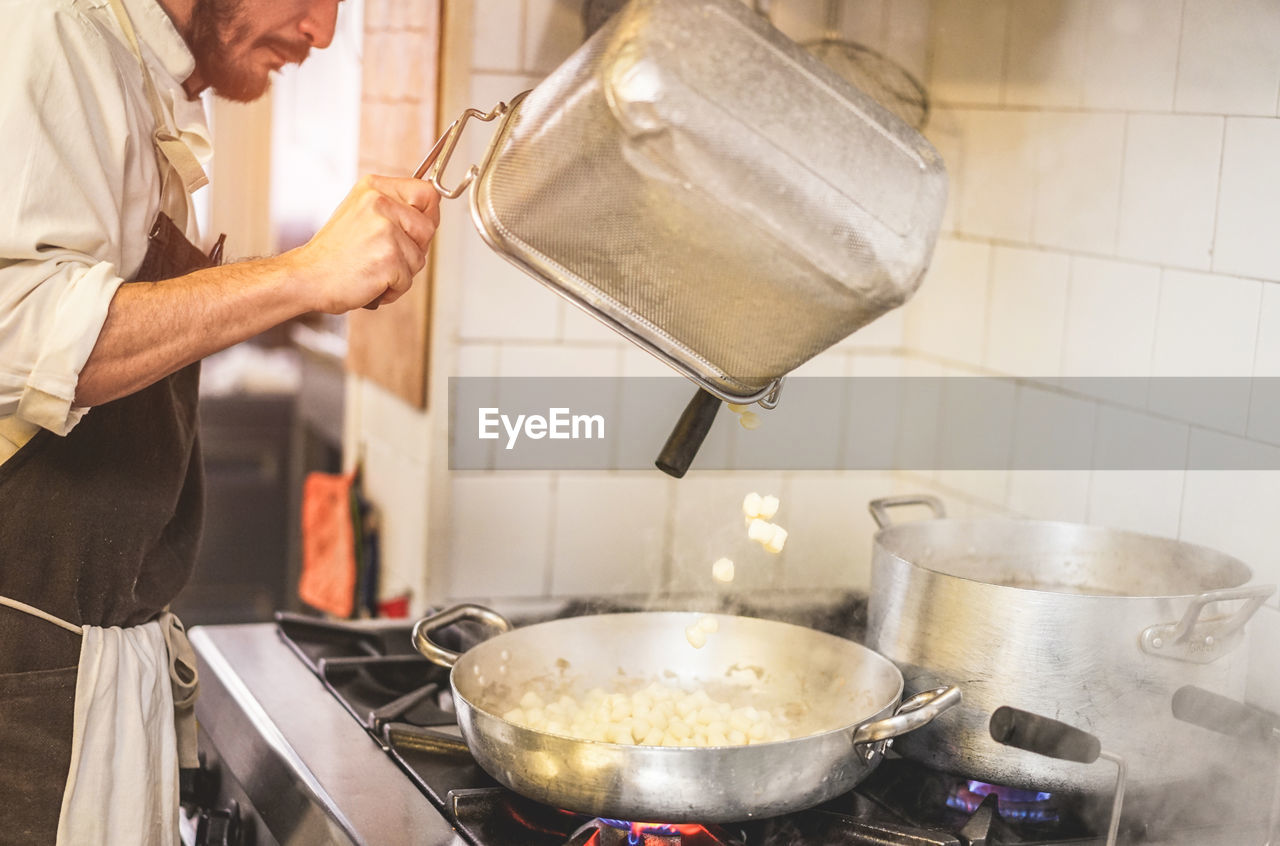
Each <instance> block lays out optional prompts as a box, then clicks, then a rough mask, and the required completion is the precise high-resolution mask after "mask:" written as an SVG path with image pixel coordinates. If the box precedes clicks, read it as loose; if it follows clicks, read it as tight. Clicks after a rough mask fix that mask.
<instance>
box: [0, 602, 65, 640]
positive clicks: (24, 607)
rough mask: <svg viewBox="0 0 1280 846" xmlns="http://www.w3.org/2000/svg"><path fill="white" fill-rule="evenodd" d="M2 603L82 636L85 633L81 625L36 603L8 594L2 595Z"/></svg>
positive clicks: (0, 603)
mask: <svg viewBox="0 0 1280 846" xmlns="http://www.w3.org/2000/svg"><path fill="white" fill-rule="evenodd" d="M0 605H7V606H9V607H10V608H12V609H14V610H15V611H21V612H22V613H24V614H30V615H31V616H32V617H39V618H40V619H41V620H44V621H45V622H46V623H53V624H54V625H55V626H59V627H61V628H64V629H66V630H67V631H69V632H72V633H73V634H78V635H81V636H83V635H84V629H82V628H81V627H80V626H77V625H76V624H74V623H68V622H67V621H66V620H64V619H62V618H61V617H55V616H53V615H52V614H50V613H48V612H47V611H41V610H40V609H39V608H36V607H35V606H34V605H28V604H27V603H25V602H20V601H18V600H16V599H10V598H9V597H7V596H0Z"/></svg>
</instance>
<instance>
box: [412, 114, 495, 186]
mask: <svg viewBox="0 0 1280 846" xmlns="http://www.w3.org/2000/svg"><path fill="white" fill-rule="evenodd" d="M513 102H514V101H513ZM510 109H511V107H510V106H508V105H507V104H506V103H502V102H499V103H498V105H496V106H494V107H493V108H492V109H491V110H489V111H488V112H482V111H480V110H479V109H467V110H466V111H465V112H463V113H462V117H460V118H458V119H457V120H455V121H454V122H453V123H451V124H449V128H448V129H446V130H445V131H444V134H443V135H441V136H440V140H438V141H436V143H435V146H433V147H432V148H431V152H429V153H427V157H426V158H425V159H423V160H422V164H420V165H418V169H417V170H416V171H414V174H413V175H414V177H415V178H416V179H422V178H423V177H424V176H426V177H427V181H428V182H430V183H431V185H432V186H433V187H434V188H435V189H436V190H437V191H439V192H440V196H441V197H444V198H445V199H447V200H456V199H458V198H459V197H461V196H462V194H463V192H465V191H466V190H467V188H468V187H469V186H470V185H471V183H472V182H474V181H475V178H476V177H477V176H479V175H480V166H479V165H476V164H473V165H471V167H469V168H467V172H466V174H465V175H464V176H463V177H462V181H461V182H459V183H458V185H457V187H455V188H446V187H444V185H443V184H442V183H441V181H440V174H441V173H443V172H444V169H445V168H446V167H448V166H449V159H451V158H452V157H453V151H454V150H455V149H456V148H457V146H458V140H459V139H460V138H461V137H462V130H463V128H464V127H466V125H467V121H469V120H471V119H472V118H475V119H476V120H482V121H491V120H493V119H495V118H498V117H501V116H503V115H505V114H506V113H507V112H508V111H509V110H510ZM428 174H429V175H428Z"/></svg>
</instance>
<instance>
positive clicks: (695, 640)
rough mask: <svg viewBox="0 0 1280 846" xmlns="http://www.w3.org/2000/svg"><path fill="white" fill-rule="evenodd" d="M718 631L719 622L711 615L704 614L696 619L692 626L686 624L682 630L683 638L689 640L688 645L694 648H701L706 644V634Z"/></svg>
mask: <svg viewBox="0 0 1280 846" xmlns="http://www.w3.org/2000/svg"><path fill="white" fill-rule="evenodd" d="M718 631H720V622H719V621H718V620H717V619H716V618H715V617H712V616H709V615H708V616H706V617H703V618H702V619H700V620H698V622H696V623H694V624H693V625H692V626H687V627H686V628H685V630H684V636H685V640H687V641H689V645H690V646H692V647H693V648H694V649H701V648H702V647H704V646H706V645H707V635H709V634H715V633H716V632H718Z"/></svg>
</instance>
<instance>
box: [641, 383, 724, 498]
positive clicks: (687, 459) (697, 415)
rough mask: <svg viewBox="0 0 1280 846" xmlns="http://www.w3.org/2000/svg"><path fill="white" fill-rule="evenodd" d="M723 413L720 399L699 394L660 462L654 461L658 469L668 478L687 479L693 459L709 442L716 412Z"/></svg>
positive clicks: (692, 402)
mask: <svg viewBox="0 0 1280 846" xmlns="http://www.w3.org/2000/svg"><path fill="white" fill-rule="evenodd" d="M719 410H720V398H719V397H717V396H715V395H714V394H712V393H710V392H708V391H706V390H704V389H702V388H699V389H698V393H696V394H694V396H693V399H691V400H689V404H688V405H687V406H685V409H684V413H683V414H681V415H680V419H679V420H677V421H676V426H675V428H674V429H672V430H671V436H670V437H668V438H667V442H666V444H665V445H664V446H663V447H662V452H661V453H659V454H658V460H657V461H655V462H654V464H656V465H657V466H658V469H659V470H661V471H662V472H663V473H666V474H667V475H668V476H674V477H675V478H677V479H682V478H684V474H685V473H686V472H687V471H688V470H689V465H691V464H693V457H694V456H695V455H697V454H698V449H699V447H701V446H702V442H703V441H704V440H706V439H707V433H708V432H710V431H711V424H712V423H714V422H715V419H716V412H718V411H719Z"/></svg>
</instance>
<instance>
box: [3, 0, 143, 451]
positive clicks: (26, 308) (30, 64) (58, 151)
mask: <svg viewBox="0 0 1280 846" xmlns="http://www.w3.org/2000/svg"><path fill="white" fill-rule="evenodd" d="M0 11H3V12H4V14H5V16H6V27H8V28H10V31H9V32H7V33H6V35H5V44H6V50H4V51H0V151H3V155H0V185H3V186H5V188H4V190H3V191H0V418H4V417H11V416H16V417H18V418H21V419H24V420H26V421H28V422H29V423H32V424H35V425H38V426H41V427H43V428H45V429H49V430H50V431H53V432H56V433H58V434H66V433H67V432H68V431H69V430H70V429H71V428H72V427H73V426H74V425H75V424H76V423H77V422H78V421H79V420H80V418H81V417H82V416H83V415H84V413H85V411H86V409H83V408H77V407H76V406H75V404H74V398H75V392H76V382H77V379H78V378H79V374H80V371H81V369H82V368H83V367H84V364H85V361H86V360H87V359H88V358H89V355H90V353H91V352H92V351H93V347H94V344H95V343H96V342H97V339H98V334H99V333H100V331H101V329H102V325H103V323H104V321H105V320H106V316H107V310H108V308H109V306H110V303H111V299H112V297H113V296H114V295H115V293H116V290H117V288H118V287H119V286H120V284H121V282H122V274H128V273H130V272H133V270H135V269H136V266H137V263H138V261H140V259H141V255H140V251H141V250H143V249H145V234H146V233H145V229H144V228H143V227H145V225H146V224H145V222H141V223H139V222H138V221H145V218H146V216H148V215H150V214H154V208H155V205H156V202H150V201H149V200H148V197H147V193H148V192H151V193H154V191H155V178H154V175H148V174H146V173H145V172H143V168H142V167H141V166H140V165H139V162H143V163H145V156H140V155H139V149H138V146H137V145H139V144H142V145H145V149H146V150H148V151H149V149H150V138H149V134H142V135H141V137H139V132H140V130H141V131H142V132H143V133H145V127H140V126H139V125H138V120H137V117H136V113H137V109H136V104H134V103H132V102H131V101H130V98H129V97H128V96H127V95H126V93H125V87H124V85H123V83H122V79H121V71H120V70H119V69H118V66H117V65H116V64H115V60H114V53H113V50H114V49H115V48H114V47H113V45H111V44H110V43H109V42H107V41H106V39H104V37H103V35H102V34H101V33H100V32H99V31H98V30H96V29H94V28H93V27H92V26H90V25H88V23H87V22H86V21H85V20H84V19H83V18H82V17H81V16H80V15H79V14H77V13H76V12H75V11H74V10H73V9H70V8H69V7H67V6H64V5H63V4H61V3H57V4H48V5H46V4H44V3H17V2H13V0H0ZM139 201H141V202H139ZM130 204H132V205H134V206H135V208H133V209H131V210H130V211H129V212H127V213H126V211H125V209H126V208H127V207H129V206H130ZM134 218H137V220H135V219H134ZM135 228H136V230H137V231H133V230H134V229H135ZM125 233H128V235H129V236H131V238H132V240H133V243H130V244H125V243H124V235H125ZM138 241H141V242H142V244H141V245H139V244H138V243H137V242H138Z"/></svg>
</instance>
